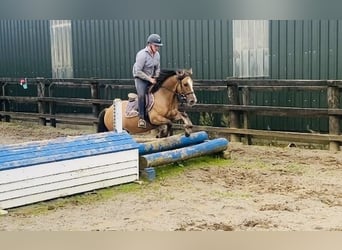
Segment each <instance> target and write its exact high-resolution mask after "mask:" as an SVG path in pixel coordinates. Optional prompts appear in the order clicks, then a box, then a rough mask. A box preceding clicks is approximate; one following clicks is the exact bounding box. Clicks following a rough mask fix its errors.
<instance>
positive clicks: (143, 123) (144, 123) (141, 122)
mask: <svg viewBox="0 0 342 250" xmlns="http://www.w3.org/2000/svg"><path fill="white" fill-rule="evenodd" d="M138 128H146V121H145V120H144V119H139V121H138Z"/></svg>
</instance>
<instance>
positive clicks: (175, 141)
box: [139, 131, 208, 155]
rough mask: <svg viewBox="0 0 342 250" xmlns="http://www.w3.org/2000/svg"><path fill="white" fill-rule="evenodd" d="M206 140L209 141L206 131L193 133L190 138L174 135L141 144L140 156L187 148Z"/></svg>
mask: <svg viewBox="0 0 342 250" xmlns="http://www.w3.org/2000/svg"><path fill="white" fill-rule="evenodd" d="M205 140H208V134H207V132H205V131H199V132H195V133H191V134H190V136H185V135H173V136H169V137H165V138H160V139H157V140H154V141H151V142H145V143H140V145H139V155H146V154H151V153H156V152H161V151H165V150H170V149H176V148H182V147H187V146H190V145H194V144H198V143H201V142H204V141H205Z"/></svg>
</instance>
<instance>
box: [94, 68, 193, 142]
mask: <svg viewBox="0 0 342 250" xmlns="http://www.w3.org/2000/svg"><path fill="white" fill-rule="evenodd" d="M191 77H192V69H181V70H165V69H163V70H161V71H160V74H159V76H158V77H157V81H156V84H154V85H152V86H151V88H150V89H149V94H148V95H149V96H150V98H146V99H147V100H146V103H149V101H150V100H152V101H151V105H150V106H149V107H147V111H146V113H147V124H146V128H139V127H138V120H139V116H138V111H137V107H138V105H137V95H136V94H135V93H129V94H128V97H129V99H128V100H123V101H122V128H123V129H124V130H126V131H127V132H128V133H129V134H139V133H145V132H148V131H150V130H152V129H158V130H159V134H158V135H157V138H161V137H167V136H170V135H172V123H173V122H177V121H180V120H182V121H183V123H184V125H183V127H184V131H185V135H186V136H189V135H190V134H191V132H192V126H193V125H192V122H191V120H190V118H189V116H188V115H187V114H186V113H185V112H184V111H180V110H179V104H185V105H188V106H193V105H194V104H196V102H197V98H196V95H195V92H194V89H193V80H192V78H191ZM132 107H135V108H133V111H134V112H132ZM129 111H130V114H129ZM113 112H114V106H113V105H111V106H110V107H108V108H105V109H103V110H102V111H101V112H100V113H99V116H98V125H97V132H106V131H112V130H114V129H115V128H114V126H115V125H114V122H113Z"/></svg>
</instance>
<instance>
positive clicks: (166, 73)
mask: <svg viewBox="0 0 342 250" xmlns="http://www.w3.org/2000/svg"><path fill="white" fill-rule="evenodd" d="M176 74H177V70H175V69H161V70H160V73H159V76H158V78H157V83H156V84H154V85H153V86H152V89H151V92H152V93H154V92H156V91H157V90H158V89H160V87H161V86H162V84H163V82H164V81H165V80H166V79H167V78H169V77H170V76H174V75H176Z"/></svg>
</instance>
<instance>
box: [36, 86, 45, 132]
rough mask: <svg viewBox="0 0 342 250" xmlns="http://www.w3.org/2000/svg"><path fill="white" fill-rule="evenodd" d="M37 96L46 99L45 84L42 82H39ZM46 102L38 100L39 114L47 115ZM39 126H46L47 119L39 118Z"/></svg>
mask: <svg viewBox="0 0 342 250" xmlns="http://www.w3.org/2000/svg"><path fill="white" fill-rule="evenodd" d="M37 95H38V97H45V83H44V82H43V81H41V80H38V81H37ZM45 112H46V111H45V102H44V101H41V100H38V113H39V114H42V115H43V114H45ZM38 122H39V124H40V125H43V126H46V118H45V117H44V116H41V117H39V121H38Z"/></svg>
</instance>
